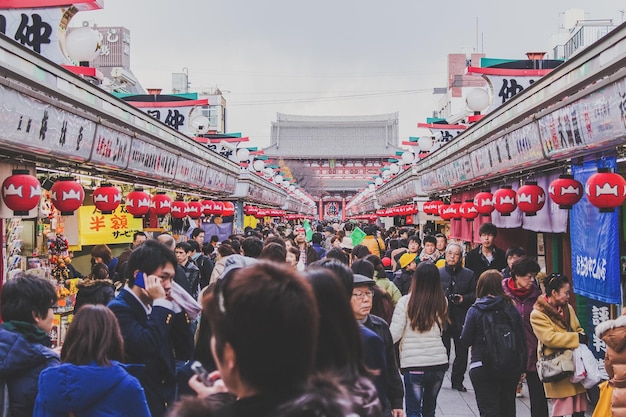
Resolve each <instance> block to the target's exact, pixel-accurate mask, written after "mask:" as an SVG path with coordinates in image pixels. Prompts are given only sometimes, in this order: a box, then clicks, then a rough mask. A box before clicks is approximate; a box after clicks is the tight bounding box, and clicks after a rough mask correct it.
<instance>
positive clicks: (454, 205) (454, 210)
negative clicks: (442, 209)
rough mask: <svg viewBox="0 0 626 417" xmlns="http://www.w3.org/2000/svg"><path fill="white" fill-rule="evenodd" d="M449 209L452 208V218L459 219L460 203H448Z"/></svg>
mask: <svg viewBox="0 0 626 417" xmlns="http://www.w3.org/2000/svg"><path fill="white" fill-rule="evenodd" d="M450 209H451V210H452V214H451V216H452V219H453V220H459V219H461V203H452V204H450Z"/></svg>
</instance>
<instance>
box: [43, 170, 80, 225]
mask: <svg viewBox="0 0 626 417" xmlns="http://www.w3.org/2000/svg"><path fill="white" fill-rule="evenodd" d="M50 199H51V200H52V204H54V207H56V208H57V210H59V211H60V212H61V215H62V216H71V215H72V214H74V212H75V211H76V210H78V208H79V207H80V206H81V204H83V200H84V199H85V190H83V186H82V185H80V184H79V183H77V182H76V181H74V178H72V177H61V178H59V179H58V180H56V181H55V182H54V184H53V185H52V188H51V189H50Z"/></svg>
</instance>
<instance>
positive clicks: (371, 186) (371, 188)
mask: <svg viewBox="0 0 626 417" xmlns="http://www.w3.org/2000/svg"><path fill="white" fill-rule="evenodd" d="M368 188H369V190H370V191H374V190H376V186H375V185H374V184H370V185H369V186H368Z"/></svg>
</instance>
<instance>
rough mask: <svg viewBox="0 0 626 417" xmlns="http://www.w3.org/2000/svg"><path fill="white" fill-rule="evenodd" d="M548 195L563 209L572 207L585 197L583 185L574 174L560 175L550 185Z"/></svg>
mask: <svg viewBox="0 0 626 417" xmlns="http://www.w3.org/2000/svg"><path fill="white" fill-rule="evenodd" d="M548 195H549V196H550V198H551V199H552V201H554V202H555V203H556V204H558V205H559V208H561V209H568V210H569V209H571V208H572V206H573V205H574V204H576V203H578V202H579V201H580V199H581V198H583V185H582V184H581V183H580V181H576V180H575V179H574V177H573V176H572V175H560V176H559V178H558V179H556V180H554V181H552V182H551V183H550V186H549V187H548Z"/></svg>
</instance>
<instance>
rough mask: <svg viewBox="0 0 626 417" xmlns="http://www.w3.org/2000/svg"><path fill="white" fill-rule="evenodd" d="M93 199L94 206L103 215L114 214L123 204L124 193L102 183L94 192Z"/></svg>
mask: <svg viewBox="0 0 626 417" xmlns="http://www.w3.org/2000/svg"><path fill="white" fill-rule="evenodd" d="M91 199H92V200H93V205H94V206H96V208H97V209H98V210H100V212H101V213H102V214H113V212H114V211H115V209H116V208H118V206H119V205H120V203H121V202H122V193H121V192H120V190H119V189H118V188H117V187H114V186H113V184H109V183H102V184H100V187H98V188H96V189H95V190H93V194H92V195H91Z"/></svg>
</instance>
